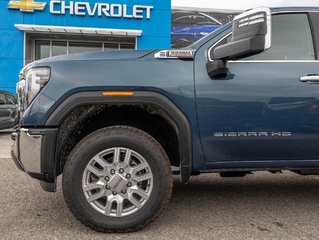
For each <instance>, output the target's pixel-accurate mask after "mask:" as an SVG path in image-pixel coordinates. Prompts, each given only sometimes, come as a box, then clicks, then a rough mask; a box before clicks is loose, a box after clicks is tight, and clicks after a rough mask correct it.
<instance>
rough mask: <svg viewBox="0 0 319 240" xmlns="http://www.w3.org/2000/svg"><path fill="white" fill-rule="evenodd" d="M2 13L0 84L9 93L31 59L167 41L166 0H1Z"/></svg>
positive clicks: (168, 13)
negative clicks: (21, 70)
mask: <svg viewBox="0 0 319 240" xmlns="http://www.w3.org/2000/svg"><path fill="white" fill-rule="evenodd" d="M0 15H1V19H2V21H1V22H0V72H1V73H0V89H1V90H5V91H10V92H15V85H16V82H17V80H18V74H19V70H20V69H21V68H22V67H23V66H24V65H25V64H27V63H30V62H32V61H35V60H39V59H42V58H46V57H53V56H57V55H61V54H71V53H78V52H86V51H110V50H120V51H121V50H127V49H150V48H168V47H169V46H170V28H171V1H170V0H160V1H159V0H106V1H105V0H81V1H76V0H73V1H65V0H51V1H49V0H12V1H9V0H0Z"/></svg>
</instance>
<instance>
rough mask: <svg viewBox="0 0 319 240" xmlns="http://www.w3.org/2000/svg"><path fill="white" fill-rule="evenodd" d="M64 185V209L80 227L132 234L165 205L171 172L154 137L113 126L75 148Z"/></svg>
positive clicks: (91, 136) (169, 191)
mask: <svg viewBox="0 0 319 240" xmlns="http://www.w3.org/2000/svg"><path fill="white" fill-rule="evenodd" d="M62 185H63V194H64V198H65V201H66V203H67V205H68V207H69V208H70V210H71V212H72V213H73V214H74V215H75V217H76V218H78V219H79V220H80V221H81V222H82V223H83V224H85V225H86V226H88V227H90V228H92V229H94V230H96V231H101V232H130V231H135V230H138V229H140V228H142V227H144V226H146V225H147V224H149V223H150V222H151V221H152V220H154V219H155V218H156V217H157V216H158V215H159V213H160V212H161V210H162V209H163V208H164V207H165V205H167V203H168V201H169V198H170V195H171V191H172V173H171V168H170V162H169V160H168V157H167V154H166V153H165V151H164V150H163V148H162V147H161V145H160V144H159V143H158V142H157V141H156V140H155V139H154V138H153V137H152V136H150V135H149V134H147V133H145V132H143V131H141V130H139V129H136V128H132V127H126V126H113V127H107V128H103V129H100V130H97V131H95V132H93V133H91V134H90V135H88V136H87V137H85V138H84V139H83V140H82V141H81V142H80V143H78V144H77V145H76V147H75V148H74V149H73V150H72V152H71V153H70V155H69V157H68V160H67V162H66V164H65V166H64V170H63V181H62Z"/></svg>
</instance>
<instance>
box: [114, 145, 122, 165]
mask: <svg viewBox="0 0 319 240" xmlns="http://www.w3.org/2000/svg"><path fill="white" fill-rule="evenodd" d="M120 153H121V152H120V148H114V156H113V165H114V164H115V165H119V164H120V157H121V154H120Z"/></svg>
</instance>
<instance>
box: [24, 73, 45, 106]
mask: <svg viewBox="0 0 319 240" xmlns="http://www.w3.org/2000/svg"><path fill="white" fill-rule="evenodd" d="M49 79H50V68H48V67H36V68H30V69H28V70H27V71H26V72H25V80H24V81H25V82H24V83H23V82H22V84H21V85H24V91H25V92H24V94H21V95H22V98H25V104H23V105H25V106H24V107H27V106H28V105H29V104H30V103H31V102H32V100H33V99H34V98H35V96H36V95H37V94H38V93H39V92H40V91H41V89H42V88H43V87H44V86H45V85H46V84H47V83H48V81H49ZM22 81H23V79H22ZM22 101H23V100H22Z"/></svg>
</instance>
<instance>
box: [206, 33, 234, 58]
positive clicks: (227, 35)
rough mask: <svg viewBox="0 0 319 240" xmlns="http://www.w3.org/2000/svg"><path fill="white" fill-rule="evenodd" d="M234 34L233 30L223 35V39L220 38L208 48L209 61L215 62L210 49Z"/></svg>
mask: <svg viewBox="0 0 319 240" xmlns="http://www.w3.org/2000/svg"><path fill="white" fill-rule="evenodd" d="M231 34H232V32H230V33H228V34H226V35H225V36H223V37H222V38H221V39H219V40H218V41H217V42H215V43H214V44H213V45H212V46H211V47H210V48H208V51H207V60H208V61H209V62H214V61H215V60H214V59H211V57H210V54H209V53H210V51H211V50H212V49H213V48H214V47H215V46H216V45H218V43H220V42H221V41H223V40H224V39H225V38H227V37H229V36H230V35H231Z"/></svg>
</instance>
